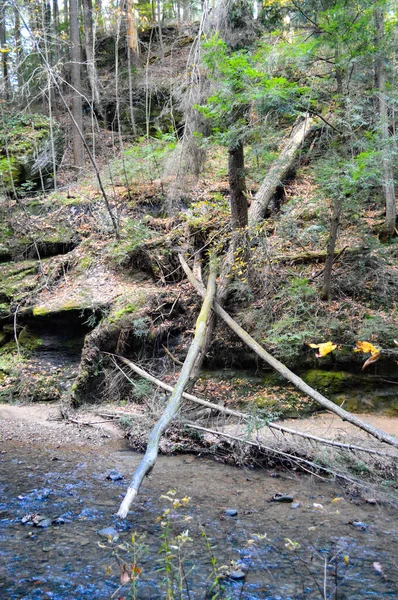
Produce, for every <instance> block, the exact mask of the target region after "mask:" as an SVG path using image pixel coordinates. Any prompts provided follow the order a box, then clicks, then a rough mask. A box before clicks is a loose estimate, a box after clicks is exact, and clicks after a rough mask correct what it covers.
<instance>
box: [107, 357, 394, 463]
mask: <svg viewBox="0 0 398 600" xmlns="http://www.w3.org/2000/svg"><path fill="white" fill-rule="evenodd" d="M114 356H115V357H116V358H118V359H119V360H121V361H122V362H124V364H126V365H127V366H128V367H130V369H132V370H133V371H134V372H135V373H137V375H140V376H141V377H144V378H145V379H147V380H148V381H150V382H151V383H154V384H155V385H157V386H158V387H160V388H162V389H164V390H167V391H168V392H172V391H173V388H172V386H171V385H167V383H164V382H163V381H161V380H160V379H157V378H156V377H154V376H153V375H150V374H149V373H147V372H146V371H144V369H141V367H138V366H137V365H136V364H135V363H133V362H131V360H128V359H127V358H124V357H123V356H118V355H116V354H115V355H114ZM183 398H185V399H186V400H190V401H191V402H194V403H195V404H199V405H201V406H205V407H206V408H210V409H211V410H214V411H217V412H219V413H221V414H224V415H229V416H232V417H238V418H239V419H241V420H242V421H246V422H250V421H251V420H253V417H252V415H249V414H247V413H244V412H240V411H237V410H233V409H231V408H227V407H226V406H221V405H220V404H214V403H213V402H209V401H208V400H203V399H202V398H198V397H197V396H193V395H192V394H187V393H186V392H184V393H183ZM97 414H99V413H97ZM123 415H126V413H123ZM127 416H130V414H127ZM139 416H141V417H142V416H143V415H139ZM266 426H267V427H269V428H270V429H275V430H277V431H280V432H281V433H288V434H290V435H295V436H298V437H302V438H305V439H307V440H311V441H313V442H318V443H320V444H324V445H325V446H334V447H335V448H341V449H344V450H350V451H358V452H366V453H368V454H377V455H378V456H388V457H390V458H395V455H393V454H388V453H387V452H383V451H381V450H377V449H374V448H364V447H363V446H357V445H355V444H344V443H342V442H335V441H333V440H327V439H325V438H320V437H317V436H315V435H311V434H309V433H304V432H302V431H297V430H296V429H290V428H289V427H284V426H283V425H279V424H277V423H267V424H266Z"/></svg>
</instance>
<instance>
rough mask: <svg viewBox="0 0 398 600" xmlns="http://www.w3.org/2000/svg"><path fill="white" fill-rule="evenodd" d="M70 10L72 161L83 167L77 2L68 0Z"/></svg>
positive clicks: (77, 0) (76, 0) (76, 165)
mask: <svg viewBox="0 0 398 600" xmlns="http://www.w3.org/2000/svg"><path fill="white" fill-rule="evenodd" d="M69 8H70V43H71V49H70V58H71V66H70V76H71V85H72V88H73V92H72V115H73V119H74V121H75V123H76V127H74V128H73V129H72V132H73V133H72V136H73V161H74V165H75V167H79V168H80V167H84V148H83V143H82V140H81V137H80V135H79V133H78V131H77V130H76V128H78V129H79V130H80V131H81V132H82V131H83V112H82V96H81V91H82V86H81V52H80V34H79V0H69Z"/></svg>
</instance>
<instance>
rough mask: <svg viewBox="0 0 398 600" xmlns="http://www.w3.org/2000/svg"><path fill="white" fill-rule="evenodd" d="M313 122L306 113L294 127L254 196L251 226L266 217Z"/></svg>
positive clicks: (250, 210)
mask: <svg viewBox="0 0 398 600" xmlns="http://www.w3.org/2000/svg"><path fill="white" fill-rule="evenodd" d="M313 124H314V119H312V118H310V117H309V115H308V114H306V115H304V120H303V121H301V122H300V123H299V124H298V125H296V127H295V128H294V129H293V131H292V135H291V136H290V138H289V141H288V142H287V144H286V146H285V147H284V149H283V150H282V152H281V153H280V155H279V157H278V158H277V159H276V161H275V162H274V164H273V165H272V166H271V168H270V170H269V171H268V173H267V176H266V178H265V180H264V182H263V183H262V185H261V187H260V189H259V190H258V192H257V194H256V195H255V197H254V200H253V202H252V205H251V206H250V209H249V225H250V226H253V225H256V224H257V223H259V221H260V220H261V219H262V218H263V217H264V215H265V212H266V210H267V208H268V205H269V203H270V202H271V199H272V197H273V195H274V194H275V190H276V188H277V187H278V185H280V183H281V181H283V179H284V177H286V175H287V174H288V173H289V171H290V170H291V168H292V165H293V162H294V160H295V158H296V153H297V151H298V150H299V149H300V148H301V146H302V145H303V143H304V141H305V139H306V138H307V136H308V135H309V133H310V132H311V127H312V125H313Z"/></svg>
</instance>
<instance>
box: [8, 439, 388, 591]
mask: <svg viewBox="0 0 398 600" xmlns="http://www.w3.org/2000/svg"><path fill="white" fill-rule="evenodd" d="M0 450H2V451H3V452H4V453H2V454H0V558H1V562H0V592H1V593H0V598H1V600H22V599H26V600H28V599H29V600H33V599H40V600H41V599H43V600H44V599H50V598H51V599H56V600H74V599H76V600H78V599H80V598H81V599H90V600H94V599H95V600H100V599H105V598H106V599H109V598H111V596H112V594H115V595H114V598H118V597H120V598H124V597H125V598H127V597H128V594H129V589H128V587H123V588H121V589H120V590H119V592H116V590H117V589H118V587H119V586H120V567H118V565H117V562H115V557H114V556H112V545H111V544H109V542H107V541H105V540H102V539H101V538H100V537H99V535H98V534H97V531H98V530H100V529H101V528H103V527H108V526H113V527H115V528H116V529H117V531H118V533H119V540H118V542H117V543H115V544H114V545H113V546H114V547H116V546H117V545H118V544H120V543H123V542H125V541H127V542H129V541H130V540H131V534H132V532H133V531H135V532H138V533H140V534H145V544H146V546H147V550H146V552H145V554H144V555H143V556H142V557H140V558H139V559H138V560H137V561H135V562H136V564H137V566H138V567H139V569H140V570H141V573H140V577H139V581H138V587H137V590H136V595H135V597H136V598H138V599H139V600H156V599H161V598H165V597H166V592H165V588H164V582H163V579H164V571H163V570H162V568H163V567H164V560H163V559H162V558H161V557H162V555H161V554H159V547H160V545H161V543H162V539H161V535H162V532H163V529H162V526H161V524H160V523H159V522H156V518H157V517H158V516H159V515H160V514H161V513H162V512H163V511H164V510H165V509H166V508H169V504H170V503H169V502H168V501H167V500H165V499H164V498H163V499H162V498H161V495H162V494H165V493H166V492H167V490H169V489H170V488H175V489H176V490H177V496H178V497H183V496H185V495H187V496H189V497H191V500H190V502H189V504H188V505H187V506H186V507H185V508H183V509H179V519H176V520H175V522H174V521H173V529H174V532H175V533H179V532H180V531H183V530H186V529H188V530H189V537H190V538H191V540H192V541H189V542H187V544H186V545H185V547H184V556H185V558H184V570H185V573H186V575H187V582H188V585H187V587H185V588H184V589H183V591H182V592H181V596H179V595H178V596H176V598H180V597H181V598H191V599H192V600H193V599H195V600H196V599H205V598H211V594H210V595H209V593H208V590H209V587H210V585H211V581H212V578H211V576H210V574H211V566H210V558H211V555H212V554H213V553H214V555H215V556H216V557H217V562H218V565H229V564H230V561H231V560H232V561H238V567H236V565H235V568H238V569H239V568H241V569H242V570H246V571H247V573H246V578H245V579H244V581H243V582H242V581H233V580H229V579H227V580H225V584H224V588H225V589H224V592H223V594H224V595H223V596H222V597H224V598H233V599H238V598H239V599H240V600H249V599H253V600H254V599H259V600H260V599H261V600H265V599H269V600H288V599H291V600H293V599H295V600H300V599H307V598H311V599H320V598H331V599H333V600H354V599H355V600H361V599H363V600H365V599H366V600H370V599H372V598H374V599H381V598H397V597H398V564H397V563H398V559H397V556H398V526H397V523H396V519H395V515H394V512H393V511H392V510H388V509H385V508H381V507H378V506H372V505H368V504H366V505H362V506H357V505H356V504H355V503H353V502H351V501H349V500H347V499H340V500H336V498H340V497H341V496H342V491H341V490H340V489H339V487H338V486H337V485H333V484H331V483H324V482H322V481H320V480H319V479H311V478H309V477H306V476H303V475H298V474H295V473H294V472H293V473H290V474H281V476H280V477H271V476H270V474H269V473H266V472H264V471H240V470H237V469H234V468H232V467H226V466H224V465H221V464H218V463H216V462H211V461H208V460H205V459H201V458H194V457H190V456H188V457H187V456H185V457H173V458H169V457H168V458H165V457H160V458H159V460H158V463H157V465H156V467H155V469H154V471H153V474H152V475H151V476H150V477H149V478H147V479H146V480H145V481H144V484H143V487H142V489H141V492H140V496H139V499H138V501H137V502H136V503H135V505H134V506H133V510H132V512H131V513H130V514H129V517H128V519H127V520H126V521H122V522H121V521H119V520H117V519H116V518H115V517H114V513H115V512H116V510H117V508H118V505H119V503H120V500H121V498H122V496H123V494H124V491H125V488H126V485H127V483H126V481H118V482H112V481H109V480H107V479H106V475H107V473H109V470H110V469H115V468H117V469H118V470H119V471H120V472H122V473H123V474H124V475H125V476H126V477H127V478H128V477H129V476H130V475H131V474H132V472H133V470H134V467H135V466H136V465H137V463H138V462H139V460H140V458H141V457H140V456H137V455H135V454H132V453H130V452H129V451H127V450H126V449H125V448H124V447H119V446H113V447H110V446H107V447H104V448H103V449H102V450H93V449H88V450H86V451H84V450H82V449H81V448H78V449H73V448H72V449H63V448H58V449H56V450H53V449H51V450H50V449H45V448H35V447H29V448H24V447H4V446H3V448H1V449H0ZM279 492H280V493H284V494H289V495H291V496H293V497H294V500H295V502H297V503H300V505H299V506H298V507H296V508H292V504H289V503H275V502H269V500H270V499H271V497H272V496H273V495H274V494H275V493H279ZM314 504H315V505H318V506H314ZM228 508H231V509H236V510H237V511H238V514H237V516H236V517H229V516H226V515H225V514H224V512H225V510H226V509H228ZM27 513H39V514H41V515H42V516H45V517H48V518H49V519H52V520H53V519H55V518H57V517H61V519H60V522H61V524H58V525H57V524H52V525H51V526H49V527H47V528H43V529H42V528H39V527H33V526H32V525H23V524H22V523H21V518H22V517H23V516H24V515H26V514H27ZM184 516H185V517H188V520H186V521H184V522H182V518H183V517H184ZM352 521H360V522H361V523H363V524H364V528H363V529H361V528H360V527H355V526H354V525H353V524H352V523H350V522H352ZM203 530H204V531H205V532H206V534H207V537H208V540H209V544H208V545H209V546H210V545H211V546H212V550H209V549H206V544H205V541H204V538H203V536H202V535H201V531H203ZM265 534H266V537H265ZM119 554H120V555H121V556H122V557H125V556H126V555H125V553H124V552H123V551H122V550H119ZM128 560H129V564H131V562H134V560H133V558H132V557H131V556H130V557H129V559H128ZM239 561H240V563H239ZM187 588H188V589H187ZM206 594H207V595H206Z"/></svg>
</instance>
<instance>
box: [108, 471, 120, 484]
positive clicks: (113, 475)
mask: <svg viewBox="0 0 398 600" xmlns="http://www.w3.org/2000/svg"><path fill="white" fill-rule="evenodd" d="M106 478H107V479H110V481H121V480H122V479H123V475H122V474H121V473H119V471H116V470H115V469H112V471H110V472H109V473H108V475H107V476H106Z"/></svg>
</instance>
